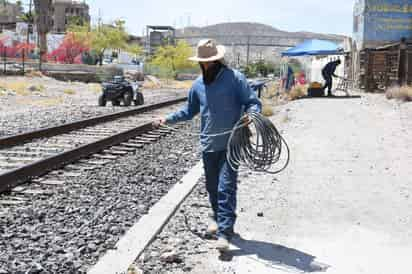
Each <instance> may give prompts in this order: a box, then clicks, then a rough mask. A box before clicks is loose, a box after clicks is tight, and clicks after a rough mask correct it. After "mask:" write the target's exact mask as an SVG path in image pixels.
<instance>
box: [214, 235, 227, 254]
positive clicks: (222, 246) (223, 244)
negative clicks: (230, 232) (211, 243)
mask: <svg viewBox="0 0 412 274" xmlns="http://www.w3.org/2000/svg"><path fill="white" fill-rule="evenodd" d="M216 249H217V250H219V251H220V252H225V251H228V250H229V241H228V240H227V239H226V238H224V237H219V239H218V240H217V242H216Z"/></svg>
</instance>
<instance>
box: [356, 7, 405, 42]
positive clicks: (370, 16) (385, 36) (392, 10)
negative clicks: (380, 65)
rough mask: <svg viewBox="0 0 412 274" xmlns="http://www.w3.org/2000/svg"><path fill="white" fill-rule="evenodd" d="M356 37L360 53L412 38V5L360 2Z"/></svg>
mask: <svg viewBox="0 0 412 274" xmlns="http://www.w3.org/2000/svg"><path fill="white" fill-rule="evenodd" d="M353 37H354V40H355V45H354V46H355V49H356V50H363V49H365V48H375V47H379V46H382V45H385V44H388V43H393V42H399V41H400V40H401V39H402V38H405V39H410V38H412V1H410V0H357V1H356V3H355V7H354V12H353Z"/></svg>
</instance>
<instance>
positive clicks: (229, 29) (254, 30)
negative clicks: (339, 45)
mask: <svg viewBox="0 0 412 274" xmlns="http://www.w3.org/2000/svg"><path fill="white" fill-rule="evenodd" d="M208 35H209V36H227V35H232V36H276V37H280V38H285V39H298V40H304V39H327V40H334V41H343V40H344V39H345V36H342V35H334V34H320V33H312V32H306V31H302V32H287V31H283V30H280V29H277V28H274V27H272V26H269V25H265V24H260V23H250V22H237V23H221V24H216V25H210V26H206V27H188V28H185V29H179V30H177V36H178V37H190V36H205V37H207V36H208Z"/></svg>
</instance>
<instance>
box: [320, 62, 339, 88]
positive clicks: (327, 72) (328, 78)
mask: <svg viewBox="0 0 412 274" xmlns="http://www.w3.org/2000/svg"><path fill="white" fill-rule="evenodd" d="M340 64H341V61H340V60H339V59H338V60H336V61H332V62H329V63H327V64H326V66H324V67H323V69H322V76H323V79H325V85H324V86H323V89H324V90H325V89H326V88H327V89H328V96H333V94H332V84H333V80H332V77H338V76H337V75H336V74H335V71H336V68H337V67H338V66H339V65H340Z"/></svg>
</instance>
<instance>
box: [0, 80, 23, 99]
mask: <svg viewBox="0 0 412 274" xmlns="http://www.w3.org/2000/svg"><path fill="white" fill-rule="evenodd" d="M28 86H29V85H28V84H27V83H26V82H22V81H7V82H4V81H1V82H0V88H1V89H7V90H12V91H14V92H15V93H16V94H17V95H21V96H26V95H29V94H30V91H29V90H28V89H27V88H28Z"/></svg>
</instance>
